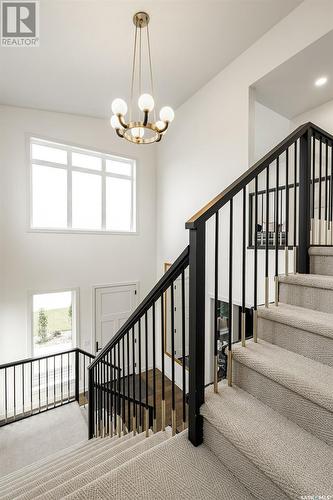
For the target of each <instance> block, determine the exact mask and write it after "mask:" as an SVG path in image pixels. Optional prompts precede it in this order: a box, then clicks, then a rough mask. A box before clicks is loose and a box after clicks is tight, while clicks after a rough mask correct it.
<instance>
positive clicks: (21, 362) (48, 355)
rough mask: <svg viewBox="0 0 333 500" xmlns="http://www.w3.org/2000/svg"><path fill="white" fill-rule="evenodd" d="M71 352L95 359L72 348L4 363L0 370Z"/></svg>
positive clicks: (76, 348)
mask: <svg viewBox="0 0 333 500" xmlns="http://www.w3.org/2000/svg"><path fill="white" fill-rule="evenodd" d="M71 352H79V353H80V354H83V355H84V356H88V358H91V359H93V358H95V356H94V355H93V354H91V353H90V352H87V351H84V350H83V349H80V348H79V347H73V349H68V350H67V351H59V352H54V353H53V354H46V355H44V356H38V357H36V358H24V359H19V360H18V361H12V362H10V363H4V364H3V365H0V370H2V369H3V368H12V367H13V366H19V365H24V364H26V363H34V362H36V361H40V360H42V359H49V358H54V357H55V356H61V355H63V354H69V353H71Z"/></svg>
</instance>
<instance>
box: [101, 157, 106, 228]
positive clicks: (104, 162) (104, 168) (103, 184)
mask: <svg viewBox="0 0 333 500" xmlns="http://www.w3.org/2000/svg"><path fill="white" fill-rule="evenodd" d="M105 170H106V160H105V158H103V159H102V230H103V231H105V229H106V175H105Z"/></svg>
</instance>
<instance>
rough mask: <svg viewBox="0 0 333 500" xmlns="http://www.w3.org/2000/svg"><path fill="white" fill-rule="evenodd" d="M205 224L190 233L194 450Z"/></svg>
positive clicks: (200, 386)
mask: <svg viewBox="0 0 333 500" xmlns="http://www.w3.org/2000/svg"><path fill="white" fill-rule="evenodd" d="M205 244H206V242H205V223H202V224H199V226H198V227H197V228H196V229H190V260H189V262H190V276H189V280H190V283H189V288H190V292H189V313H190V314H189V316H190V318H189V332H190V334H189V354H190V359H189V367H190V373H189V391H190V397H189V429H188V433H189V439H190V441H191V443H192V444H193V445H194V446H198V445H199V444H201V443H202V440H203V435H202V434H203V430H202V428H203V420H202V416H201V415H200V406H201V405H202V404H203V403H204V391H205Z"/></svg>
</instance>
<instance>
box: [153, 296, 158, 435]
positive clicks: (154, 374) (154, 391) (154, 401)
mask: <svg viewBox="0 0 333 500" xmlns="http://www.w3.org/2000/svg"><path fill="white" fill-rule="evenodd" d="M152 323H153V324H152V336H153V342H152V344H153V431H154V432H156V431H157V422H156V338H155V335H156V331H155V302H153V305H152Z"/></svg>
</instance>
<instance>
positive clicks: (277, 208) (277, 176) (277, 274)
mask: <svg viewBox="0 0 333 500" xmlns="http://www.w3.org/2000/svg"><path fill="white" fill-rule="evenodd" d="M279 171H280V162H279V157H278V158H277V159H276V172H275V173H276V178H275V184H276V191H275V305H276V306H277V305H278V303H279V298H278V294H279V288H278V287H279V282H278V278H279Z"/></svg>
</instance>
